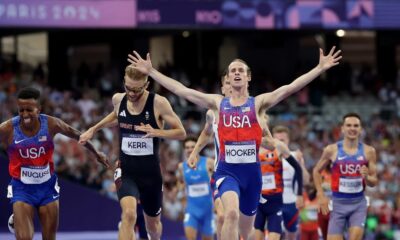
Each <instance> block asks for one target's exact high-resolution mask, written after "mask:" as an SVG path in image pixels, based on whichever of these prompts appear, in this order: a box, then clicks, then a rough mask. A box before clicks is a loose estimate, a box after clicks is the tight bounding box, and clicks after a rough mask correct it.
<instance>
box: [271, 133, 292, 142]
mask: <svg viewBox="0 0 400 240" xmlns="http://www.w3.org/2000/svg"><path fill="white" fill-rule="evenodd" d="M273 137H274V138H276V139H278V140H280V141H282V142H283V143H285V144H286V145H289V134H287V133H286V132H276V133H274V134H273Z"/></svg>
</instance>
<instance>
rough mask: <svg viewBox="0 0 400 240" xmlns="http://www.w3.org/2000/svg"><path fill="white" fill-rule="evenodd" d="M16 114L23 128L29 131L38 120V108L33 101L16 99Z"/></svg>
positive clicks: (35, 101)
mask: <svg viewBox="0 0 400 240" xmlns="http://www.w3.org/2000/svg"><path fill="white" fill-rule="evenodd" d="M17 106H18V113H19V116H20V118H21V124H22V126H23V127H25V128H27V129H30V128H33V127H34V126H35V123H37V121H38V119H39V114H40V107H39V105H38V102H37V100H35V99H33V98H32V99H18V100H17Z"/></svg>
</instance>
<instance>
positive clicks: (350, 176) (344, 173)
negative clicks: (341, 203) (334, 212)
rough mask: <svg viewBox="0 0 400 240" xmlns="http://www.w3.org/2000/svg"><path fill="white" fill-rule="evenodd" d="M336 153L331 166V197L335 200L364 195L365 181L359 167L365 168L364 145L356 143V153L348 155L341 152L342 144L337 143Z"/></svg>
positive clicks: (366, 162)
mask: <svg viewBox="0 0 400 240" xmlns="http://www.w3.org/2000/svg"><path fill="white" fill-rule="evenodd" d="M337 147H338V153H337V157H336V160H335V161H334V162H333V164H332V183H331V184H332V195H333V197H337V198H355V197H360V196H363V195H364V188H365V181H364V179H363V177H362V175H361V172H360V170H361V167H362V166H367V165H368V161H367V159H366V158H365V156H364V145H363V143H361V142H360V143H358V150H357V153H356V154H354V155H349V154H347V153H346V152H345V151H344V150H343V142H342V141H341V142H338V143H337Z"/></svg>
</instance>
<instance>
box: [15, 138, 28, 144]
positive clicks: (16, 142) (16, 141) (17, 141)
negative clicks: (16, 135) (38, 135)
mask: <svg viewBox="0 0 400 240" xmlns="http://www.w3.org/2000/svg"><path fill="white" fill-rule="evenodd" d="M25 140H26V139H22V140H15V141H14V143H15V144H18V143H20V142H23V141H25Z"/></svg>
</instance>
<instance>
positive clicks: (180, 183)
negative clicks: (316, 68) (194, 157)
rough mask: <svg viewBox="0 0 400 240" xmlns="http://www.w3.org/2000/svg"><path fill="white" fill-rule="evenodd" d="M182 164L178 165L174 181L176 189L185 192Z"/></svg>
mask: <svg viewBox="0 0 400 240" xmlns="http://www.w3.org/2000/svg"><path fill="white" fill-rule="evenodd" d="M183 164H184V163H182V162H181V163H179V164H178V171H177V174H176V180H177V184H176V185H177V187H178V189H180V190H183V191H184V190H185V180H184V178H183Z"/></svg>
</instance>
